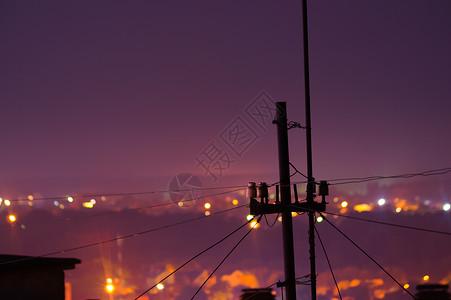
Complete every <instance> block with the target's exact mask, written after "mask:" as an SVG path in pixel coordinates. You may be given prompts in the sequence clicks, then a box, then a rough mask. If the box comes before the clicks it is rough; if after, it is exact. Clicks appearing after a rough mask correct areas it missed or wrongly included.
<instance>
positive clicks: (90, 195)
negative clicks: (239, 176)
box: [9, 185, 246, 202]
mask: <svg viewBox="0 0 451 300" xmlns="http://www.w3.org/2000/svg"><path fill="white" fill-rule="evenodd" d="M245 187H246V186H244V185H230V186H220V187H192V188H190V189H182V190H160V191H144V192H125V193H105V194H83V195H74V196H53V197H39V198H33V200H30V199H28V198H16V199H9V201H11V202H17V201H42V200H61V199H67V198H68V197H72V198H74V199H76V198H96V197H114V196H135V195H151V194H166V193H180V192H191V191H204V190H220V189H235V188H239V189H238V190H241V189H243V188H245Z"/></svg>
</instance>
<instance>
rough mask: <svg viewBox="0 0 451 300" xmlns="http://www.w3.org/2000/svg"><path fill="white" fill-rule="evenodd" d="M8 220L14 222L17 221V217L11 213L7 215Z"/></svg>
mask: <svg viewBox="0 0 451 300" xmlns="http://www.w3.org/2000/svg"><path fill="white" fill-rule="evenodd" d="M8 221H9V222H10V223H14V222H16V221H17V218H16V216H15V215H13V214H11V215H8Z"/></svg>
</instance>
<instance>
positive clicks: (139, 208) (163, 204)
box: [0, 188, 243, 228]
mask: <svg viewBox="0 0 451 300" xmlns="http://www.w3.org/2000/svg"><path fill="white" fill-rule="evenodd" d="M241 190H243V189H241V188H240V189H235V190H231V191H226V192H221V193H216V194H209V195H205V196H200V197H197V198H192V199H186V200H182V201H179V202H183V203H186V202H193V201H197V200H200V199H203V198H207V197H215V196H220V195H225V194H229V193H234V192H237V191H241ZM170 205H175V203H174V202H170V203H161V204H154V205H149V206H144V207H137V208H125V209H123V210H120V211H108V212H103V213H97V214H91V215H85V216H76V217H71V218H61V219H52V220H46V221H36V222H31V223H28V224H40V223H49V222H60V221H73V220H76V219H85V218H91V217H100V216H105V215H113V214H119V213H124V212H129V211H136V210H145V209H152V208H158V207H164V206H170ZM2 227H8V228H9V227H11V226H10V225H0V228H2Z"/></svg>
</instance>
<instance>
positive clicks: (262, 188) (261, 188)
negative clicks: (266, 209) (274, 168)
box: [257, 182, 268, 198]
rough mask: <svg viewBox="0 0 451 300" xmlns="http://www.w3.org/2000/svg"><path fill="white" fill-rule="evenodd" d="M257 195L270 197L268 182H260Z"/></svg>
mask: <svg viewBox="0 0 451 300" xmlns="http://www.w3.org/2000/svg"><path fill="white" fill-rule="evenodd" d="M257 197H260V198H268V186H267V185H266V182H260V183H259V184H258V189H257Z"/></svg>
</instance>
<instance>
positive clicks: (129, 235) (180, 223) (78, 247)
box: [0, 205, 247, 265]
mask: <svg viewBox="0 0 451 300" xmlns="http://www.w3.org/2000/svg"><path fill="white" fill-rule="evenodd" d="M246 206H247V205H241V206H237V207H233V208H229V209H226V210H222V211H219V212H215V213H212V214H211V215H210V216H205V215H203V216H200V217H196V218H191V219H187V220H183V221H180V222H177V223H173V224H169V225H164V226H161V227H157V228H152V229H148V230H144V231H141V232H136V233H132V234H127V235H123V236H119V237H115V238H112V239H109V240H104V241H100V242H95V243H91V244H86V245H81V246H77V247H73V248H68V249H64V250H59V251H54V252H50V253H46V254H42V255H38V256H32V257H27V258H22V259H17V260H13V261H8V262H3V263H0V265H5V264H11V263H15V262H19V261H26V260H32V259H36V258H41V257H47V256H51V255H56V254H63V253H67V252H71V251H75V250H80V249H85V248H89V247H94V246H99V245H103V244H107V243H111V242H115V241H118V240H123V239H127V238H132V237H136V236H139V235H143V234H147V233H151V232H155V231H159V230H163V229H166V228H171V227H175V226H178V225H182V224H186V223H190V222H194V221H197V220H201V219H205V218H208V217H211V216H212V215H219V214H222V213H226V212H229V211H232V210H235V209H238V208H243V207H246Z"/></svg>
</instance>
